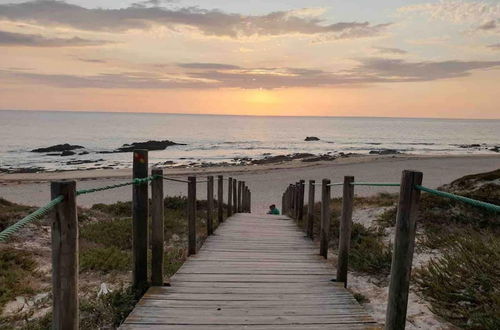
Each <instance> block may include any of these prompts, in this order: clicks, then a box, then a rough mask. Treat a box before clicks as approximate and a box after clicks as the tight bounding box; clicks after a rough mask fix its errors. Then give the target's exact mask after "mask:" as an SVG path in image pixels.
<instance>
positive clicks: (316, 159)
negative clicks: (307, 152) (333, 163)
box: [302, 154, 336, 163]
mask: <svg viewBox="0 0 500 330" xmlns="http://www.w3.org/2000/svg"><path fill="white" fill-rule="evenodd" d="M335 158H336V157H335V156H332V155H328V154H324V155H319V156H315V157H310V158H304V159H302V161H303V162H304V163H312V162H319V161H324V160H335Z"/></svg>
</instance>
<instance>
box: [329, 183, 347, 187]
mask: <svg viewBox="0 0 500 330" xmlns="http://www.w3.org/2000/svg"><path fill="white" fill-rule="evenodd" d="M343 185H344V183H343V182H334V183H330V184H328V185H327V186H330V187H333V186H343Z"/></svg>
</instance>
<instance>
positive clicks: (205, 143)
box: [0, 111, 500, 171]
mask: <svg viewBox="0 0 500 330" xmlns="http://www.w3.org/2000/svg"><path fill="white" fill-rule="evenodd" d="M307 136H315V137H318V138H319V139H320V140H319V141H309V142H307V141H304V139H305V138H306V137H307ZM148 140H171V141H174V142H177V143H185V144H186V145H184V146H172V147H168V148H167V149H166V150H161V151H151V152H150V153H149V158H150V163H151V164H155V163H161V164H163V163H165V162H173V164H172V165H171V166H193V165H195V164H198V165H199V164H202V163H212V164H221V163H230V164H236V163H237V162H238V161H235V160H234V159H235V158H243V157H249V158H252V159H261V158H264V157H269V156H275V155H286V154H293V153H311V154H327V153H329V154H331V155H337V154H339V153H340V152H343V153H356V154H369V153H370V152H374V151H377V150H382V149H394V150H397V151H398V152H401V153H405V154H426V155H440V154H452V155H462V154H494V153H495V152H494V151H492V150H490V149H491V148H493V147H495V146H500V120H466V119H410V118H364V117H363V118H361V117H265V116H227V115H186V114H151V113H106V112H70V111H66V112H61V111H0V141H1V142H0V168H1V169H3V170H9V171H13V170H19V169H28V168H33V167H38V168H41V169H43V170H47V171H54V170H75V169H89V168H109V167H113V168H126V167H130V166H131V160H132V157H131V155H130V153H100V152H103V151H104V152H106V151H112V150H115V149H117V148H119V147H121V146H122V145H123V144H129V143H132V142H143V141H148ZM62 143H69V144H76V145H81V146H84V147H85V151H88V154H85V155H72V156H65V157H62V156H54V155H52V156H50V155H47V154H45V153H34V152H31V150H32V149H35V148H40V147H48V146H52V145H56V144H62ZM470 145H479V146H470ZM78 151H81V150H78Z"/></svg>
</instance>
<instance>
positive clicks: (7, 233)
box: [0, 175, 156, 242]
mask: <svg viewBox="0 0 500 330" xmlns="http://www.w3.org/2000/svg"><path fill="white" fill-rule="evenodd" d="M155 178H156V176H155V175H152V176H148V177H146V178H138V179H134V180H132V181H130V182H125V183H119V184H114V185H109V186H104V187H99V188H91V189H81V190H77V191H76V195H77V196H78V195H84V194H90V193H93V192H98V191H103V190H109V189H114V188H119V187H123V186H128V185H132V184H142V183H147V182H149V181H151V180H153V179H155ZM63 200H64V197H63V196H58V197H56V198H54V199H53V200H51V201H50V202H49V203H48V204H47V205H45V206H42V207H41V208H39V209H37V210H36V211H35V212H33V213H30V214H28V215H27V216H25V217H24V218H22V219H21V220H19V221H18V222H16V223H15V224H13V225H11V226H9V227H7V228H6V229H4V230H3V231H2V232H0V242H4V241H5V240H6V239H7V238H9V237H10V235H12V234H13V233H15V232H17V231H18V230H19V229H21V228H22V227H24V226H25V225H26V224H28V223H30V222H33V221H35V220H37V219H39V218H41V217H42V216H44V215H45V214H47V212H48V211H50V210H51V209H52V208H53V207H54V206H56V205H57V204H59V203H60V202H62V201H63Z"/></svg>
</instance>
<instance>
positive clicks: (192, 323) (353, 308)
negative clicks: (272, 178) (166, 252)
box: [121, 213, 379, 330]
mask: <svg viewBox="0 0 500 330" xmlns="http://www.w3.org/2000/svg"><path fill="white" fill-rule="evenodd" d="M334 274H335V272H334V269H333V268H332V267H331V266H330V265H328V264H327V263H326V262H325V261H324V260H323V258H321V257H320V256H319V255H318V249H317V247H316V246H315V245H314V244H313V243H312V242H311V241H310V240H308V239H306V238H305V235H304V234H303V233H302V232H301V231H300V230H299V229H298V228H297V226H296V224H295V223H294V222H293V221H292V220H290V219H289V218H287V217H282V216H265V215H264V216H256V215H252V214H248V213H240V214H236V215H233V216H232V217H231V218H229V219H228V220H227V221H225V222H224V223H223V224H222V225H221V226H220V227H219V228H218V229H217V231H216V232H215V234H214V235H213V236H210V237H209V238H208V239H207V241H205V244H204V245H203V247H202V248H201V249H200V251H199V252H198V254H196V255H195V256H192V257H190V258H189V259H188V260H187V261H186V262H185V263H184V265H183V266H182V267H181V268H180V269H179V271H178V272H177V273H176V274H175V275H174V276H173V277H172V278H171V281H170V285H171V286H170V287H151V288H150V289H149V290H148V291H147V293H146V294H145V295H144V297H143V298H142V299H141V300H140V302H139V303H138V304H137V306H136V307H135V309H134V310H133V311H132V313H131V314H130V315H129V316H128V318H127V319H126V321H125V323H124V324H123V325H122V326H121V329H124V330H125V329H126V330H128V329H172V330H174V329H175V330H181V329H182V330H187V329H197V330H201V329H209V330H210V329H221V330H226V329H249V330H263V329H283V330H285V329H286V330H294V329H379V327H378V325H377V324H376V323H375V322H374V321H373V319H372V318H371V317H370V316H369V315H368V314H367V313H366V312H365V311H364V309H363V308H362V307H361V306H360V305H359V304H358V303H357V302H356V300H355V299H354V298H353V296H352V295H351V294H350V293H349V292H348V291H347V290H345V289H344V287H343V284H341V283H335V282H332V278H333V277H334Z"/></svg>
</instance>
